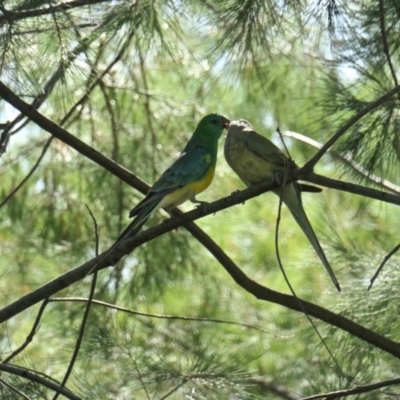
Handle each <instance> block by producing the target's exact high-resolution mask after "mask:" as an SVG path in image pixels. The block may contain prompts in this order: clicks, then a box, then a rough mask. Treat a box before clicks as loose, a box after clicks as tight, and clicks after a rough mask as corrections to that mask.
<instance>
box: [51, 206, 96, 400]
mask: <svg viewBox="0 0 400 400" xmlns="http://www.w3.org/2000/svg"><path fill="white" fill-rule="evenodd" d="M86 208H87V209H88V211H89V214H90V216H91V217H92V221H93V225H94V234H95V250H96V256H98V255H99V232H98V229H97V221H96V219H95V217H94V215H93V213H92V211H91V210H90V208H89V207H88V206H87V205H86ZM96 282H97V272H94V273H93V279H92V284H91V286H90V293H89V298H88V299H87V303H86V308H85V313H84V315H83V318H82V323H81V327H80V329H79V335H78V338H77V340H76V343H75V348H74V352H73V354H72V357H71V360H70V362H69V365H68V368H67V371H66V372H65V375H64V378H63V380H62V382H61V386H62V387H64V386H65V384H66V383H67V381H68V378H69V376H70V375H71V373H72V370H73V368H74V365H75V362H76V360H77V358H78V354H79V350H80V348H81V345H82V341H83V336H84V334H85V328H86V323H87V320H88V317H89V312H90V307H91V305H92V301H93V297H94V292H95V290H96ZM59 394H60V393H59V392H58V393H56V394H55V395H54V397H53V400H57V399H58V396H59Z"/></svg>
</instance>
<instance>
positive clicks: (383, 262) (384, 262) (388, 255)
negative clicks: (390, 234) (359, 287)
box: [368, 243, 400, 290]
mask: <svg viewBox="0 0 400 400" xmlns="http://www.w3.org/2000/svg"><path fill="white" fill-rule="evenodd" d="M399 249H400V243H399V244H398V245H397V246H395V247H394V249H393V250H391V251H390V252H389V254H387V255H386V256H385V258H384V259H383V261H382V262H381V264H380V265H379V267H378V269H377V270H376V272H375V274H374V276H373V277H372V278H371V281H370V282H371V283H370V284H369V286H368V290H370V289H371V287H372V285H373V284H374V282H375V280H376V278H377V277H378V275H379V274H380V273H381V271H382V269H383V267H384V266H385V264H386V263H387V262H388V261H389V260H390V258H391V257H392V256H393V255H394V254H396V253H397V252H398V251H399Z"/></svg>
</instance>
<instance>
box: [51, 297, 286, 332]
mask: <svg viewBox="0 0 400 400" xmlns="http://www.w3.org/2000/svg"><path fill="white" fill-rule="evenodd" d="M88 301H89V299H88V298H85V297H52V298H50V299H49V303H51V302H56V303H57V302H71V303H78V302H80V303H87V302H88ZM92 304H96V305H98V306H102V307H105V308H110V309H112V310H116V311H122V312H125V313H128V314H133V315H139V316H142V317H149V318H158V319H171V320H180V321H196V322H212V323H216V324H226V325H237V326H241V327H242V328H247V329H254V330H256V331H259V332H263V333H267V334H268V335H271V336H274V337H277V338H280V339H282V338H285V336H280V335H277V334H275V333H272V332H269V331H267V330H266V329H264V328H260V327H259V326H256V325H250V324H244V323H243V322H236V321H228V320H224V319H217V318H204V317H187V316H183V315H165V314H151V313H145V312H141V311H135V310H131V309H130V308H126V307H121V306H117V305H116V304H112V303H107V302H105V301H101V300H92Z"/></svg>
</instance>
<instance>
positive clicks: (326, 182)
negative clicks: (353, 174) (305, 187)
mask: <svg viewBox="0 0 400 400" xmlns="http://www.w3.org/2000/svg"><path fill="white" fill-rule="evenodd" d="M299 176H301V179H304V180H305V181H307V182H311V183H315V184H316V185H320V186H325V187H329V188H332V189H336V190H341V191H344V192H348V193H353V194H357V195H359V196H364V197H369V198H370V199H375V200H379V201H383V202H385V203H390V204H395V205H398V206H399V205H400V196H399V195H397V194H392V193H387V192H384V191H382V190H376V189H372V188H369V187H366V186H362V185H357V184H355V183H351V182H344V181H340V180H337V179H332V178H328V177H326V176H322V175H318V174H314V173H306V174H304V175H303V173H302V172H301V169H300V170H299ZM303 176H304V177H303Z"/></svg>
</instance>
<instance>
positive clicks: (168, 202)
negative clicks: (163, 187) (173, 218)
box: [158, 167, 215, 208]
mask: <svg viewBox="0 0 400 400" xmlns="http://www.w3.org/2000/svg"><path fill="white" fill-rule="evenodd" d="M214 172H215V168H213V167H210V168H209V169H208V170H207V172H206V173H205V174H204V175H203V176H202V177H201V178H200V179H197V180H194V181H193V182H191V183H188V184H187V185H185V186H182V187H180V188H178V189H176V190H174V191H173V192H172V193H169V194H167V195H166V196H165V197H164V198H163V199H162V200H161V202H160V204H159V206H158V208H173V207H176V206H179V205H180V204H182V203H184V202H185V201H187V200H189V199H192V198H193V197H194V196H196V195H198V194H199V193H201V192H202V191H203V190H205V189H207V188H208V186H210V183H211V182H212V180H213V178H214Z"/></svg>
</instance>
